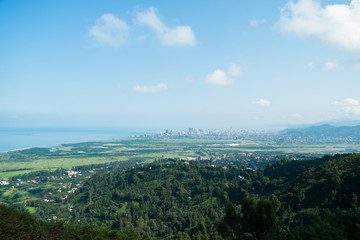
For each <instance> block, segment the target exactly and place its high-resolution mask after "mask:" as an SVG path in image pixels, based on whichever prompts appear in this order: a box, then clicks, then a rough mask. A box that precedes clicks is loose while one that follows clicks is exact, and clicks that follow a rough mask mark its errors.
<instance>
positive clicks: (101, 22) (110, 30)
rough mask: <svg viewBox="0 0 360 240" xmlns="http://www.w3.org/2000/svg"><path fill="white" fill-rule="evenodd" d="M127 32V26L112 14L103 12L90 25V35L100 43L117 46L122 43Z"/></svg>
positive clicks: (126, 36) (125, 38)
mask: <svg viewBox="0 0 360 240" xmlns="http://www.w3.org/2000/svg"><path fill="white" fill-rule="evenodd" d="M128 34H129V27H128V26H127V24H126V23H125V22H124V21H122V20H121V19H119V18H117V17H115V16H114V15H113V14H110V13H108V14H104V15H102V16H101V17H100V18H99V19H97V20H96V22H95V25H94V26H92V27H90V35H91V36H93V37H94V38H95V39H96V40H98V41H99V42H100V43H102V44H106V45H110V46H114V47H119V46H121V45H123V44H124V43H125V42H126V40H127V38H128Z"/></svg>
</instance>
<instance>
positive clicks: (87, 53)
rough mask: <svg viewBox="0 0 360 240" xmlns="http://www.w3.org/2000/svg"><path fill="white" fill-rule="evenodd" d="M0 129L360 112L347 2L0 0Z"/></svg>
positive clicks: (356, 9) (226, 122) (287, 120)
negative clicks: (0, 127)
mask: <svg viewBox="0 0 360 240" xmlns="http://www.w3.org/2000/svg"><path fill="white" fill-rule="evenodd" d="M0 33H1V34H0V126H2V127H10V126H118V127H138V128H147V127H149V128H150V127H151V128H160V129H162V128H185V127H199V128H228V127H233V128H238V129H243V128H266V127H270V126H274V125H283V124H301V123H312V122H320V121H326V120H332V119H359V118H360V103H359V100H360V96H359V89H360V4H359V1H358V0H353V1H342V0H332V1H325V0H323V1H315V0H297V1H287V0H284V1H282V0H274V1H259V0H254V1H238V0H227V1H95V0H94V1H25V0H24V1H17V0H2V1H0Z"/></svg>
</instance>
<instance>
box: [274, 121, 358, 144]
mask: <svg viewBox="0 0 360 240" xmlns="http://www.w3.org/2000/svg"><path fill="white" fill-rule="evenodd" d="M281 136H283V137H287V138H289V139H292V140H293V141H295V140H296V139H297V140H300V139H302V140H304V141H305V140H307V141H310V142H340V143H346V142H359V141H360V125H358V126H341V127H335V126H332V125H329V124H324V125H320V126H312V127H307V128H292V129H285V130H283V131H282V132H281Z"/></svg>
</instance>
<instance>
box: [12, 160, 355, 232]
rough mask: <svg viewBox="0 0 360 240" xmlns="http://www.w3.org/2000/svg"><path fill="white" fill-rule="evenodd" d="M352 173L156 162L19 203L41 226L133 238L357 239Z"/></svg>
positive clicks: (316, 164) (337, 164) (313, 167)
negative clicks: (61, 194)
mask: <svg viewBox="0 0 360 240" xmlns="http://www.w3.org/2000/svg"><path fill="white" fill-rule="evenodd" d="M359 168H360V154H346V155H335V156H325V157H323V158H320V159H314V160H301V161H289V160H280V161H277V162H276V163H274V164H271V165H268V166H267V167H266V168H265V169H258V170H253V169H247V168H244V167H239V166H233V165H221V164H212V163H211V162H209V161H206V162H200V161H190V162H185V161H175V160H162V161H157V162H154V163H148V164H143V165H142V166H138V167H131V168H127V169H122V170H121V169H119V170H118V171H116V170H114V169H113V170H112V172H102V173H97V174H95V175H93V176H92V177H91V178H90V179H88V180H87V181H86V182H85V183H84V185H83V186H82V187H81V188H80V189H79V190H77V191H76V192H75V193H73V194H72V195H69V198H67V199H66V200H62V201H55V202H53V203H44V202H43V201H28V202H27V203H26V204H27V209H28V210H29V209H31V210H32V211H33V212H36V215H37V216H38V217H40V218H43V219H44V220H45V219H49V218H50V219H51V218H52V217H53V216H55V215H56V216H57V218H58V220H60V221H65V222H69V223H71V224H78V225H80V226H90V225H94V224H95V225H97V226H99V227H101V228H103V229H109V230H114V231H119V230H120V231H128V230H130V231H132V232H135V233H136V236H137V237H140V238H141V237H149V238H161V239H162V238H164V239H360V235H359V234H360V211H359V202H358V196H360V169H359ZM17 207H21V204H20V205H19V204H18V205H17ZM339 236H341V238H339Z"/></svg>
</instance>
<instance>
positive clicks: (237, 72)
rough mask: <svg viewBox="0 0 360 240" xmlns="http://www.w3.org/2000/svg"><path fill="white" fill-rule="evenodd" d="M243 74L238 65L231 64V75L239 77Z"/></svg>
mask: <svg viewBox="0 0 360 240" xmlns="http://www.w3.org/2000/svg"><path fill="white" fill-rule="evenodd" d="M241 74H242V69H241V68H240V67H239V66H238V65H236V64H230V66H229V75H230V76H233V77H239V76H241Z"/></svg>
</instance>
